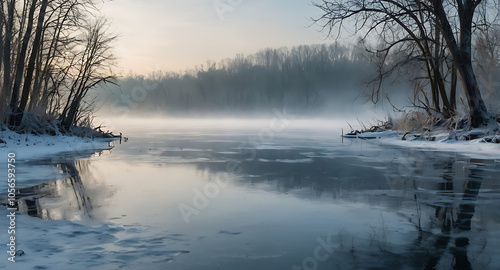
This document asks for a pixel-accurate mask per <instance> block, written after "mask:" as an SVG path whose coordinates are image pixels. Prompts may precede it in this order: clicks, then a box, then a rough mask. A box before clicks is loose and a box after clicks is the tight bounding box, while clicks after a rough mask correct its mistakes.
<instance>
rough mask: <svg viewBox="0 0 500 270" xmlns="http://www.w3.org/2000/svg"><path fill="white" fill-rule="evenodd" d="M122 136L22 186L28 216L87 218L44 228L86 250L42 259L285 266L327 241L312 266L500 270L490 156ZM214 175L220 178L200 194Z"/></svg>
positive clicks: (307, 141)
mask: <svg viewBox="0 0 500 270" xmlns="http://www.w3.org/2000/svg"><path fill="white" fill-rule="evenodd" d="M207 130H208V128H207ZM186 134H187V135H186ZM128 136H130V137H131V140H130V141H129V142H128V143H126V144H123V145H120V146H119V147H117V148H116V149H114V150H113V153H112V154H111V155H106V156H103V157H100V158H92V159H90V160H78V161H74V160H65V161H64V160H55V161H54V160H52V161H50V162H47V164H49V165H51V166H55V167H56V168H58V169H60V170H61V171H62V172H63V173H64V175H66V176H67V177H63V178H62V179H60V180H57V181H51V182H47V183H43V184H41V185H36V186H33V187H31V188H25V189H22V190H21V193H20V194H19V198H20V199H21V200H20V209H21V210H22V211H26V212H27V213H28V214H30V215H34V216H38V217H42V218H47V219H70V220H73V221H75V220H84V219H91V221H92V222H94V223H93V225H92V226H84V225H74V227H72V226H71V225H70V224H69V223H65V222H64V221H51V222H61V224H64V226H62V227H63V228H64V230H62V231H56V230H54V232H51V235H52V236H54V234H55V236H57V237H60V238H61V239H77V240H78V241H82V242H84V243H85V244H86V245H88V246H85V247H77V246H73V244H71V249H72V251H61V250H63V249H64V248H69V247H68V246H67V245H66V246H65V245H58V244H54V243H48V244H47V246H48V247H49V249H50V250H51V251H50V254H48V253H47V252H45V251H42V250H40V252H41V253H43V254H45V255H46V256H49V257H50V256H53V254H56V253H57V252H66V253H67V254H70V253H71V252H75V253H76V252H81V253H82V254H83V255H82V258H81V259H75V260H76V261H77V262H79V263H82V261H83V260H84V259H85V260H89V261H92V260H94V261H100V262H103V265H106V266H107V267H108V268H104V269H117V268H119V267H125V266H126V267H139V266H142V267H144V266H147V267H145V269H164V268H168V269H270V267H271V268H272V269H290V268H292V267H293V266H294V265H299V266H301V267H302V266H303V265H302V263H303V262H304V261H307V260H306V259H307V258H309V257H311V256H314V251H315V249H316V247H317V246H318V238H320V239H327V238H328V237H329V238H328V239H330V240H329V241H331V243H329V245H330V246H329V248H330V249H328V250H331V252H330V253H328V254H329V256H328V259H327V260H325V261H322V262H318V265H317V269H355V268H358V269H369V268H379V269H451V268H455V269H498V268H499V267H500V260H499V259H497V258H496V256H495V255H496V253H497V250H498V247H500V228H499V227H498V224H499V222H500V214H499V213H498V211H497V209H498V207H499V206H500V196H499V190H500V189H499V188H500V186H499V184H498V183H497V182H498V180H497V179H498V177H497V175H498V173H499V172H500V167H499V166H498V162H496V161H493V160H477V159H470V158H467V157H465V156H460V155H457V154H450V153H443V152H438V151H432V152H430V151H425V150H407V149H402V148H398V147H391V148H382V147H380V146H378V145H377V144H376V142H366V141H361V142H360V141H348V142H346V143H344V144H341V142H340V141H339V140H338V139H332V135H331V133H330V132H326V133H324V134H314V136H312V135H311V136H310V135H308V134H307V133H306V132H304V131H301V132H293V131H290V132H284V133H281V134H279V136H277V137H276V138H275V140H274V141H273V142H272V143H271V144H266V145H258V146H256V147H255V148H254V150H255V155H249V152H248V151H246V152H245V151H241V149H242V148H241V147H240V146H241V144H242V142H243V143H245V142H247V141H248V136H250V135H249V134H248V132H247V131H245V132H240V131H235V132H231V131H230V130H229V129H225V130H224V132H219V133H217V132H198V131H193V132H192V133H184V132H179V133H175V132H173V131H170V132H158V133H157V134H147V135H144V136H136V137H134V136H131V135H128ZM311 137H314V140H311ZM246 146H248V145H246ZM247 150H248V149H247ZM228 162H234V163H236V164H238V168H239V170H238V171H237V172H235V173H230V172H228V169H227V163H228ZM221 176H224V177H225V179H228V181H229V184H228V185H227V186H225V187H223V188H222V187H221V188H220V190H218V192H217V194H216V196H209V197H208V196H206V198H201V196H202V195H203V191H204V188H205V187H206V186H207V185H208V183H212V182H214V181H216V180H217V179H218V178H219V177H221ZM200 194H201V195H200ZM195 200H198V201H196V202H198V203H200V204H201V203H202V202H203V204H204V207H199V208H196V209H195V210H196V211H197V213H195V214H193V215H192V216H191V219H190V221H191V222H190V223H189V224H187V223H185V220H184V218H183V216H182V214H181V213H180V212H179V205H180V204H186V205H194V204H193V201H195ZM26 222H28V221H26ZM96 223H97V224H99V225H98V226H96V225H95V224H96ZM34 224H38V223H34ZM47 224H51V225H50V226H52V227H50V228H51V229H55V228H56V227H57V226H56V225H53V223H47ZM99 226H100V227H99ZM34 230H36V229H34ZM33 239H35V240H38V241H43V236H42V235H35V233H34V232H33ZM30 247H31V250H30V251H31V252H38V251H35V250H36V248H37V247H36V246H34V245H31V246H30ZM25 251H26V250H25ZM44 252H45V253H44ZM134 256H135V257H134ZM167 264H168V265H167ZM87 266H88V265H87ZM90 266H91V267H89V269H91V268H92V267H97V269H99V268H98V266H97V264H92V265H90ZM302 268H304V267H302ZM304 269H305V268H304Z"/></svg>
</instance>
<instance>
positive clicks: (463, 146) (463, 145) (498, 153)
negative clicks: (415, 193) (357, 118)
mask: <svg viewBox="0 0 500 270" xmlns="http://www.w3.org/2000/svg"><path fill="white" fill-rule="evenodd" d="M403 135H404V132H397V131H384V132H366V133H361V134H357V135H346V136H345V138H348V139H349V138H355V139H365V140H372V141H373V142H374V143H377V144H382V145H384V144H385V145H393V146H399V147H405V148H416V149H425V150H435V151H446V152H455V153H460V154H463V155H466V156H469V157H471V158H479V159H481V158H493V159H497V158H500V144H495V143H485V142H483V141H482V139H475V140H469V141H465V140H456V139H455V138H454V137H455V134H451V136H450V134H449V133H435V134H432V135H425V136H424V137H415V135H411V134H409V135H407V136H406V140H402V137H403ZM429 136H431V137H434V138H435V140H434V141H429V140H428V139H426V138H425V137H429Z"/></svg>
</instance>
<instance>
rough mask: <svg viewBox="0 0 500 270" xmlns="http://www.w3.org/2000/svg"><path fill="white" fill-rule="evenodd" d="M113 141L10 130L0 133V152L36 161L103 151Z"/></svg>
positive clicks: (108, 147)
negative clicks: (67, 154)
mask: <svg viewBox="0 0 500 270" xmlns="http://www.w3.org/2000/svg"><path fill="white" fill-rule="evenodd" d="M113 140H114V139H111V138H109V139H107V138H94V139H92V138H82V137H77V136H65V135H57V136H51V135H32V134H19V133H16V132H13V131H10V130H3V131H0V152H1V153H5V155H2V156H6V155H7V153H15V154H16V156H17V157H18V158H19V159H22V160H27V159H36V158H41V157H45V156H50V155H53V154H57V153H63V152H80V151H88V150H94V149H95V150H105V149H110V148H112V146H111V145H110V142H112V141H113ZM0 163H1V162H0Z"/></svg>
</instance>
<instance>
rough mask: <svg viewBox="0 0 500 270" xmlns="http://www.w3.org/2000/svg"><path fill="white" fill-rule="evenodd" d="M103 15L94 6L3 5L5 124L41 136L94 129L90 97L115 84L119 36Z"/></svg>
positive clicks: (0, 91)
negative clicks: (84, 127) (99, 87)
mask: <svg viewBox="0 0 500 270" xmlns="http://www.w3.org/2000/svg"><path fill="white" fill-rule="evenodd" d="M98 13H99V12H98V7H97V6H96V2H95V1H94V0H24V1H19V0H5V1H1V3H0V36H1V38H0V77H1V80H0V120H1V121H2V123H4V124H6V125H7V126H8V127H9V128H12V129H17V130H31V131H39V132H44V131H45V132H46V130H44V129H45V127H47V126H53V129H57V130H62V131H70V129H71V128H72V127H73V126H74V125H78V124H85V122H87V123H86V124H88V119H87V118H86V117H87V111H88V106H89V104H86V102H88V100H87V99H85V96H86V95H87V93H88V91H89V90H90V89H92V88H93V87H95V86H97V85H99V84H101V83H106V82H113V81H114V79H115V75H114V73H113V71H112V69H111V68H112V66H113V63H114V58H113V55H112V51H111V49H112V47H111V45H112V42H113V40H114V39H115V36H113V35H110V34H108V33H107V23H106V20H105V19H103V18H100V17H99V16H98V15H96V14H98Z"/></svg>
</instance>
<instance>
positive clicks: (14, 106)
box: [10, 0, 37, 126]
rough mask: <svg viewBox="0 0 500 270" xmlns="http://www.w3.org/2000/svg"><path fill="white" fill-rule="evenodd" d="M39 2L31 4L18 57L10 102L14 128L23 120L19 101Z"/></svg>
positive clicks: (11, 121) (11, 122) (34, 0)
mask: <svg viewBox="0 0 500 270" xmlns="http://www.w3.org/2000/svg"><path fill="white" fill-rule="evenodd" d="M36 3H37V0H33V2H32V3H31V7H30V10H29V14H28V22H27V25H26V32H25V33H24V37H23V42H22V45H21V50H20V52H19V56H18V57H17V67H16V73H15V74H16V75H15V78H14V86H13V88H12V96H11V100H10V109H11V111H12V112H16V114H12V115H11V119H10V124H11V125H12V126H19V125H20V124H21V120H22V114H21V115H18V114H17V113H18V112H19V108H18V100H19V89H20V87H21V81H22V79H23V75H24V67H25V63H26V61H25V60H26V52H27V51H28V43H29V41H30V37H31V31H32V30H33V20H34V19H33V17H34V16H35V9H36Z"/></svg>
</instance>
